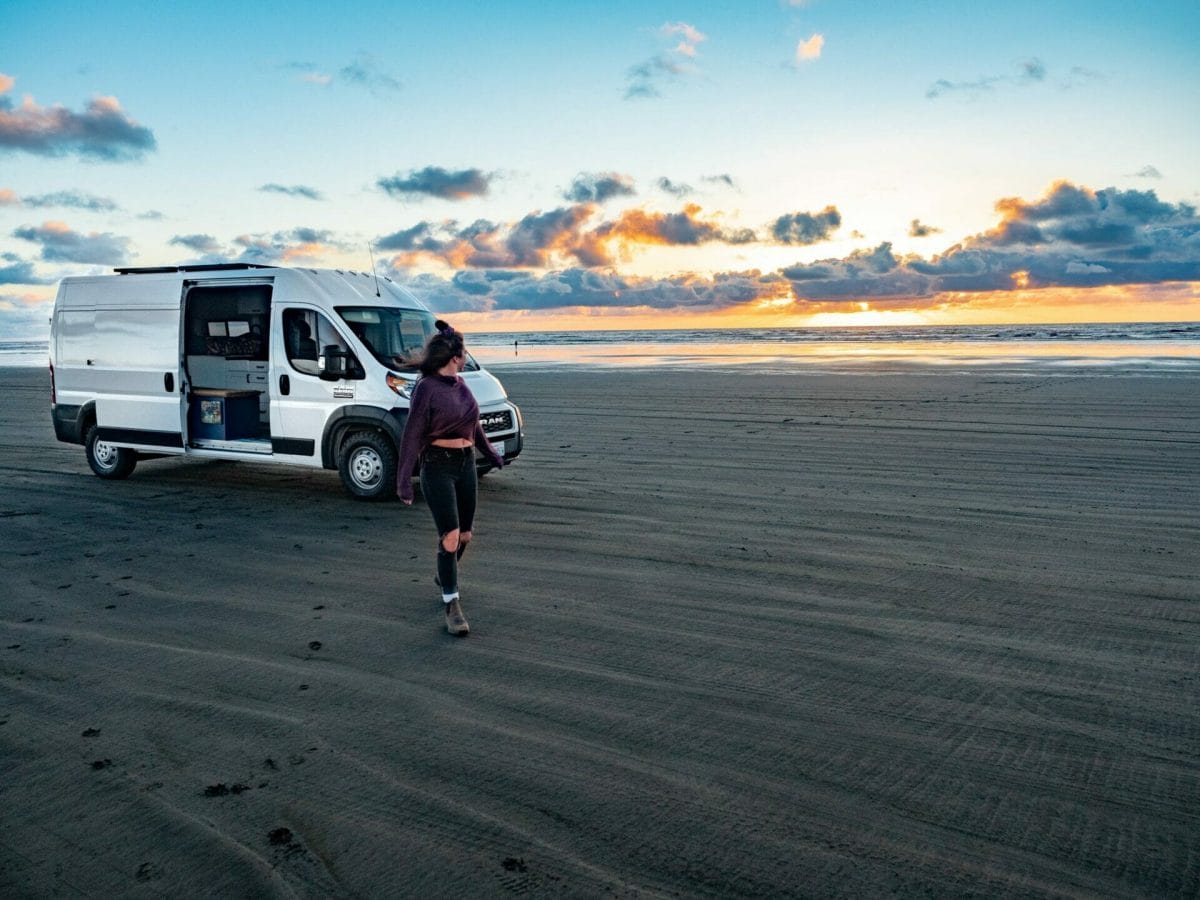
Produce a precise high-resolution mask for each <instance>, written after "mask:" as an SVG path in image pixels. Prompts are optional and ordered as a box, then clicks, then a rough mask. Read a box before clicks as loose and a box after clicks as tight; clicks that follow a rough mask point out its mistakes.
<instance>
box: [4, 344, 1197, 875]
mask: <svg viewBox="0 0 1200 900" xmlns="http://www.w3.org/2000/svg"><path fill="white" fill-rule="evenodd" d="M501 377H502V379H503V381H504V383H505V385H506V387H507V388H508V390H509V392H510V394H511V395H512V397H513V399H514V400H515V401H516V402H517V403H519V404H520V406H521V407H522V409H523V411H524V412H525V415H526V432H527V443H526V448H527V449H526V451H525V453H524V454H523V456H522V457H521V459H520V460H519V461H518V462H517V463H516V464H515V465H514V466H512V467H511V468H509V469H507V470H505V471H503V472H501V473H494V474H492V475H489V476H488V477H487V478H485V479H484V481H483V482H482V484H481V495H482V496H481V503H482V508H481V513H480V520H479V525H478V529H477V540H476V542H475V544H474V545H473V546H472V549H471V550H470V552H469V554H468V555H467V557H466V558H465V559H464V561H463V570H462V578H463V603H464V607H465V609H466V611H467V613H468V615H469V616H470V620H471V626H472V634H471V636H470V637H469V638H466V639H454V638H452V637H450V636H448V635H447V634H445V632H444V631H443V630H442V628H441V620H440V604H439V601H438V594H437V591H436V588H435V587H434V586H433V584H432V580H431V579H432V575H433V552H434V546H433V545H434V539H433V533H432V526H431V523H430V521H429V517H428V512H427V510H426V509H425V507H424V504H423V502H422V500H421V498H420V496H419V495H418V499H417V502H416V504H415V505H414V507H412V508H405V507H403V506H402V505H400V504H399V503H384V504H363V503H358V502H355V501H353V500H351V499H350V498H349V496H348V495H347V494H346V493H345V492H344V491H343V489H342V487H341V485H340V483H339V481H338V479H337V476H336V474H335V473H333V472H313V471H308V470H301V469H285V468H274V467H261V466H253V465H240V464H232V463H224V462H219V463H214V462H196V461H190V460H188V461H183V460H176V459H167V460H155V461H146V462H142V463H141V464H139V466H138V468H137V470H136V471H135V472H134V474H133V475H132V477H131V478H130V479H129V480H127V481H124V482H105V481H101V480H100V479H98V478H96V477H94V476H93V475H92V474H91V472H90V470H89V469H88V467H87V464H86V462H85V459H84V454H83V449H82V448H81V447H77V446H70V445H65V444H59V443H56V442H55V440H54V435H53V430H52V428H51V424H50V415H49V408H48V403H49V397H48V387H47V381H48V379H47V375H46V373H45V371H44V370H42V369H15V368H12V369H4V370H0V388H2V389H0V448H2V450H3V461H2V463H0V574H2V576H3V582H4V590H3V595H4V600H3V601H2V602H0V895H2V896H4V897H49V896H55V897H72V896H95V897H117V896H120V897H140V896H145V897H160V896H170V897H187V896H226V897H233V896H255V897H262V896H280V897H288V896H297V897H327V896H334V897H391V896H419V897H437V896H445V897H480V896H503V895H506V894H508V893H516V894H529V895H534V896H539V895H568V896H575V897H592V896H685V897H692V896H822V897H824V896H835V897H870V896H880V895H885V894H892V893H898V894H900V895H902V896H913V895H934V896H955V897H959V896H971V895H987V896H996V895H1003V896H1075V897H1093V896H1115V897H1127V896H1145V897H1163V896H1177V897H1187V896H1196V894H1197V892H1198V891H1200V583H1198V578H1197V573H1200V377H1197V376H1196V375H1175V376H1167V375H1134V374H1125V375H1094V374H1087V373H1086V372H1079V373H1075V374H1062V373H1060V374H1056V375H1054V376H1053V377H1028V376H1021V377H1017V376H1013V375H1011V374H1005V372H1004V371H1003V370H1002V369H995V370H992V369H987V370H980V371H977V372H973V373H968V374H951V373H934V374H922V373H920V372H919V371H916V372H912V373H908V374H897V375H812V374H808V375H806V374H803V373H796V374H791V375H769V376H756V375H754V374H752V373H751V372H750V371H748V370H744V369H737V370H735V369H730V370H726V371H723V372H707V373H705V372H700V373H692V374H689V373H684V372H674V371H671V372H663V371H646V370H630V371H601V370H596V371H587V370H564V371H540V372H539V371H533V370H527V371H522V370H521V369H520V368H519V367H509V368H507V369H505V370H504V371H503V372H502V373H501Z"/></svg>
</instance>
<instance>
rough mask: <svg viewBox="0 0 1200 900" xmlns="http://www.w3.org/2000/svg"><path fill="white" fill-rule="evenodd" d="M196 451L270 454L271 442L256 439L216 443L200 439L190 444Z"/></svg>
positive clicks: (211, 439)
mask: <svg viewBox="0 0 1200 900" xmlns="http://www.w3.org/2000/svg"><path fill="white" fill-rule="evenodd" d="M191 446H192V447H194V448H196V449H197V450H231V451H233V452H235V453H265V454H268V455H269V454H270V453H271V442H270V441H269V440H268V441H263V440H258V439H256V438H241V439H239V440H236V441H218V440H216V439H214V438H201V439H199V440H195V441H192V442H191Z"/></svg>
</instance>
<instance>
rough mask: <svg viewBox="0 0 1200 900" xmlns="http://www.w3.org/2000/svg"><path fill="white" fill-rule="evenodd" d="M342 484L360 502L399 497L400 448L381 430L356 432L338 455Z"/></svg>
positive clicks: (347, 440)
mask: <svg viewBox="0 0 1200 900" xmlns="http://www.w3.org/2000/svg"><path fill="white" fill-rule="evenodd" d="M338 474H339V475H341V476H342V484H343V485H345V487H346V490H347V491H349V492H350V495H351V496H352V497H354V498H355V499H356V500H387V499H390V498H391V497H394V496H395V495H396V448H395V446H393V445H392V442H391V440H390V439H389V438H388V437H387V436H386V435H383V434H380V433H379V432H378V431H356V432H354V433H353V434H351V435H350V436H349V437H347V438H346V440H345V441H344V442H343V443H342V452H341V453H340V454H339V456H338Z"/></svg>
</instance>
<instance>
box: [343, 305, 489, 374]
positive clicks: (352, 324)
mask: <svg viewBox="0 0 1200 900" xmlns="http://www.w3.org/2000/svg"><path fill="white" fill-rule="evenodd" d="M336 309H337V312H338V315H339V316H341V317H342V321H343V322H345V323H346V325H347V326H349V328H350V330H351V331H353V332H354V335H355V336H356V337H357V338H358V339H359V341H361V342H362V344H363V346H364V347H366V348H367V350H368V351H370V353H371V355H372V356H374V357H375V358H376V359H377V360H379V362H380V363H382V364H383V365H385V366H387V367H388V368H389V369H396V370H413V369H416V368H417V365H418V363H419V362H420V358H421V351H422V350H423V349H424V347H425V342H426V341H427V340H429V338H430V336H431V335H432V334H433V333H434V332H435V331H436V330H437V329H436V328H435V327H434V324H433V323H434V322H436V321H437V317H436V316H434V314H433V313H431V312H429V311H427V310H424V309H398V308H396V307H393V306H339V307H336ZM467 368H468V369H477V368H479V366H478V364H477V363H476V362H475V360H473V359H471V356H470V354H468V355H467Z"/></svg>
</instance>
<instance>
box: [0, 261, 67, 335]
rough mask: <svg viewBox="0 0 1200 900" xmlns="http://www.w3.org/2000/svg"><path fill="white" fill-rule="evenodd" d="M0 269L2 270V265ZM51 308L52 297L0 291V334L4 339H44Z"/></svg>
mask: <svg viewBox="0 0 1200 900" xmlns="http://www.w3.org/2000/svg"><path fill="white" fill-rule="evenodd" d="M0 271H3V268H2V267H0ZM0 284H3V281H0ZM53 309H54V300H53V298H48V297H42V296H39V295H36V294H7V293H0V336H3V337H4V338H5V339H6V340H16V341H20V340H32V341H44V340H45V339H46V337H47V334H48V332H49V326H48V325H47V323H48V322H49V321H50V314H51V312H52V310H53Z"/></svg>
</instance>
